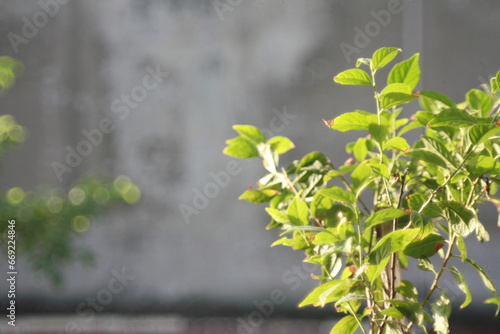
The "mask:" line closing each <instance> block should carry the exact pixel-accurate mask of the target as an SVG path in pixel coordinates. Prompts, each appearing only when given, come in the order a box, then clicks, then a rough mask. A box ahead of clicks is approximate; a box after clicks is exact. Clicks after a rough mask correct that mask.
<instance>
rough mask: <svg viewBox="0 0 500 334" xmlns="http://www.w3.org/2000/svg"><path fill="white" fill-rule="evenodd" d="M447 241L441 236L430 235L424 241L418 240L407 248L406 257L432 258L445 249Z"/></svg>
mask: <svg viewBox="0 0 500 334" xmlns="http://www.w3.org/2000/svg"><path fill="white" fill-rule="evenodd" d="M445 242H446V239H445V238H443V237H442V236H440V235H439V234H429V235H428V236H426V237H425V238H423V239H422V240H417V241H414V242H412V243H411V244H409V245H408V246H406V248H405V250H404V253H405V255H408V256H411V257H413V258H416V259H422V258H425V257H431V256H432V255H434V254H436V252H437V251H438V250H439V249H441V247H443V245H444V244H445Z"/></svg>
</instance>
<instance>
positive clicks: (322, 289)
mask: <svg viewBox="0 0 500 334" xmlns="http://www.w3.org/2000/svg"><path fill="white" fill-rule="evenodd" d="M345 287H346V280H340V279H334V280H332V281H330V282H327V283H325V284H323V285H320V286H318V287H317V288H315V289H314V290H313V291H311V292H310V293H309V294H308V295H307V297H306V298H304V300H303V301H302V302H301V303H300V304H299V307H304V306H307V305H314V306H319V305H325V302H324V301H325V299H323V301H321V299H322V298H321V296H324V295H325V294H326V295H332V296H333V295H335V294H336V293H337V294H338V292H339V291H341V292H342V290H343V289H344V288H345ZM334 297H335V296H334ZM340 298H342V293H341V294H338V298H337V299H335V300H332V301H336V300H338V299H340Z"/></svg>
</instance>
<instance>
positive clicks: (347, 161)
mask: <svg viewBox="0 0 500 334" xmlns="http://www.w3.org/2000/svg"><path fill="white" fill-rule="evenodd" d="M351 165H354V158H353V157H351V158H349V159H347V160H346V161H345V162H344V166H351Z"/></svg>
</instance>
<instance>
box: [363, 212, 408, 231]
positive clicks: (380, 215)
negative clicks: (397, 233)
mask: <svg viewBox="0 0 500 334" xmlns="http://www.w3.org/2000/svg"><path fill="white" fill-rule="evenodd" d="M405 215H406V212H405V211H404V210H401V209H394V208H389V209H384V210H380V211H376V212H374V213H373V214H371V215H370V217H368V219H366V221H365V229H366V228H369V227H373V226H375V225H378V224H382V223H385V222H387V221H390V220H394V219H398V218H401V217H403V216H405Z"/></svg>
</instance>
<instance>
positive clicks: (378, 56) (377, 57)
mask: <svg viewBox="0 0 500 334" xmlns="http://www.w3.org/2000/svg"><path fill="white" fill-rule="evenodd" d="M401 51H402V50H401V49H399V48H380V49H378V50H377V51H375V52H374V53H373V56H372V68H373V69H374V70H379V69H381V68H382V67H384V66H385V65H387V64H389V63H390V62H391V61H392V60H393V59H394V58H395V57H396V56H397V55H398V52H401Z"/></svg>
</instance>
